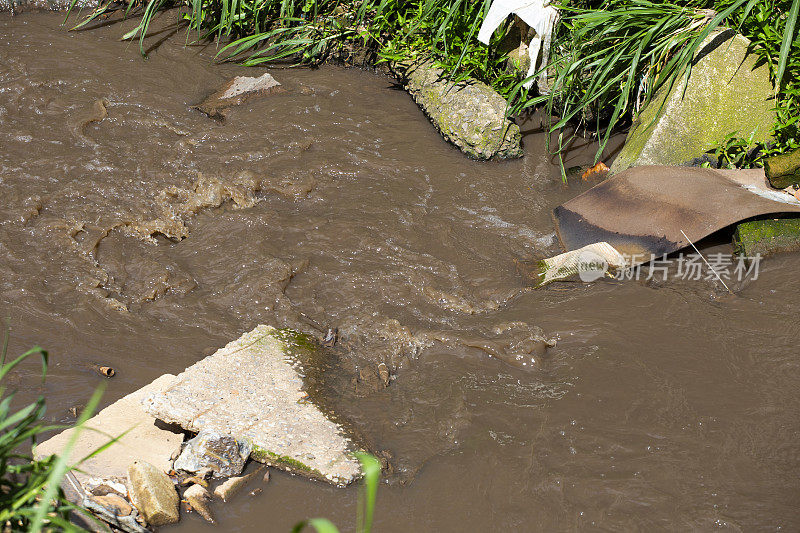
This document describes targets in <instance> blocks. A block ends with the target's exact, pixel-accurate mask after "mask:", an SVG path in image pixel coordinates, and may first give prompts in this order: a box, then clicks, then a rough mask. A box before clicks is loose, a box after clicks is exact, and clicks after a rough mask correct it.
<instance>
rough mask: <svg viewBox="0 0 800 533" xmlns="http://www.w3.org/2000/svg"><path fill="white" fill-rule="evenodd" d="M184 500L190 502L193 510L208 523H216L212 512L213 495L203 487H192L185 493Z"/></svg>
mask: <svg viewBox="0 0 800 533" xmlns="http://www.w3.org/2000/svg"><path fill="white" fill-rule="evenodd" d="M183 497H184V499H185V500H186V501H187V502H189V505H191V507H192V509H193V510H195V511H196V512H197V514H199V515H200V516H202V517H203V518H204V519H205V520H206V521H207V522H211V523H212V524H213V523H214V522H215V520H214V515H213V513H212V512H211V506H210V504H211V494H209V492H208V490H206V488H205V487H203V486H202V485H192V486H191V487H189V488H188V489H186V492H184V493H183Z"/></svg>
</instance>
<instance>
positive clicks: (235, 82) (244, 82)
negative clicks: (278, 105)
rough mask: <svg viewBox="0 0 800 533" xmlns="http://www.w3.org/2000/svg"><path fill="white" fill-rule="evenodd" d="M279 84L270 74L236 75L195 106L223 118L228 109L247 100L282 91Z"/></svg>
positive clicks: (208, 113) (212, 116) (212, 115)
mask: <svg viewBox="0 0 800 533" xmlns="http://www.w3.org/2000/svg"><path fill="white" fill-rule="evenodd" d="M283 90H284V89H283V87H281V84H280V83H279V82H278V81H277V80H276V79H275V78H273V77H272V75H271V74H268V73H265V74H262V75H261V76H259V77H258V78H254V77H251V76H236V77H235V78H233V79H232V80H230V81H229V82H228V83H226V84H225V85H223V86H222V87H220V88H219V90H217V92H215V93H214V94H212V95H211V96H209V97H208V98H206V99H205V100H203V102H202V103H200V104H199V105H197V106H195V109H198V110H200V111H202V112H203V113H205V114H206V115H208V116H209V117H211V118H220V119H222V118H225V115H226V114H227V112H228V109H229V108H231V107H233V106H237V105H242V104H243V103H245V102H246V101H247V100H250V99H251V98H254V97H256V96H266V95H268V94H274V93H278V92H283Z"/></svg>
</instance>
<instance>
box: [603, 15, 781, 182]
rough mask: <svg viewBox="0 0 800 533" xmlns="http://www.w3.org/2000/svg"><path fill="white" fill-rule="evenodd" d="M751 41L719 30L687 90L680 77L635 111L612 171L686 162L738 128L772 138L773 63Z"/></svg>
mask: <svg viewBox="0 0 800 533" xmlns="http://www.w3.org/2000/svg"><path fill="white" fill-rule="evenodd" d="M749 45H750V41H749V40H748V39H747V38H745V37H743V36H741V35H738V34H736V33H735V32H733V31H731V30H727V31H723V32H717V33H715V34H712V36H710V37H709V42H708V43H707V44H706V45H705V47H704V48H703V49H702V50H701V51H700V53H699V54H698V58H699V59H697V60H696V64H695V65H694V66H693V67H692V72H691V76H690V78H689V82H688V84H687V85H686V91H685V93H684V84H683V83H681V82H678V83H676V84H675V86H673V87H672V88H671V90H669V91H666V90H663V89H662V90H661V91H660V92H659V93H658V94H656V96H655V97H654V98H653V100H652V101H651V102H650V103H649V104H648V105H647V106H645V107H644V108H643V109H642V111H641V113H639V115H638V116H637V117H636V119H635V121H634V125H633V127H632V128H631V130H630V132H629V133H628V137H627V139H626V140H625V146H623V148H622V150H621V151H620V153H619V155H618V156H617V158H616V159H615V160H614V163H613V164H612V165H611V172H612V173H616V172H621V171H623V170H625V169H626V168H628V167H632V166H639V165H681V164H683V163H686V162H687V161H691V160H692V159H694V158H697V157H700V156H702V155H703V154H704V153H706V152H708V151H709V150H712V149H714V148H715V147H716V146H718V145H719V144H720V143H722V142H724V140H725V138H726V136H727V135H729V134H730V133H732V132H738V135H739V136H740V137H744V138H747V137H749V136H750V134H751V133H752V132H755V133H754V136H753V141H754V142H765V141H767V140H768V139H769V138H770V135H771V132H772V127H773V124H774V123H775V109H774V107H775V102H774V100H773V96H774V89H773V86H772V82H771V81H770V77H769V67H768V66H767V65H765V64H760V65H757V63H756V56H755V55H754V54H752V53H748V46H749Z"/></svg>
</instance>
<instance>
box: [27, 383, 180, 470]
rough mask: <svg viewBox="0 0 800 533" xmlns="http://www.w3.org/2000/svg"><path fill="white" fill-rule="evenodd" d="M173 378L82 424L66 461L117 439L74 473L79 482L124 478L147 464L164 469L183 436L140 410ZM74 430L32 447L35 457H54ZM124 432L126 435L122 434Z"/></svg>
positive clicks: (73, 459) (145, 388) (111, 407)
mask: <svg viewBox="0 0 800 533" xmlns="http://www.w3.org/2000/svg"><path fill="white" fill-rule="evenodd" d="M174 379H175V376H173V375H170V374H165V375H163V376H161V377H160V378H158V379H156V380H155V381H153V382H152V383H150V384H149V385H147V386H146V387H143V388H141V389H139V390H137V391H136V392H133V393H131V394H129V395H127V396H125V397H124V398H121V399H120V400H118V401H117V402H115V403H113V404H111V405H109V406H108V407H106V408H105V409H103V410H102V411H100V412H99V413H98V414H97V415H95V416H94V417H92V418H90V419H89V420H87V421H86V425H85V429H84V430H82V431H81V433H80V436H79V437H78V441H77V442H76V444H75V447H74V448H73V450H72V454H71V455H70V458H69V459H68V461H70V462H73V461H78V460H80V459H82V458H83V457H86V456H87V455H89V454H90V453H92V452H93V451H94V450H96V449H97V448H99V447H101V446H103V445H104V444H106V443H107V442H108V441H109V440H111V439H112V438H117V437H120V435H123V434H124V435H123V436H122V437H121V438H120V440H119V441H117V442H116V443H115V444H114V445H113V446H110V447H109V448H108V449H106V450H104V451H103V452H101V453H99V454H98V455H96V456H95V457H92V458H91V459H88V460H86V461H85V462H83V463H82V464H81V465H80V469H81V470H82V472H77V471H76V472H75V477H76V478H77V479H78V481H80V482H81V483H84V481H85V480H86V479H87V478H117V479H120V480H122V479H125V476H126V475H127V468H128V465H130V464H131V463H133V462H134V461H137V460H140V461H147V462H148V463H151V464H153V465H154V466H156V467H157V468H160V469H162V470H168V469H169V468H170V456H171V455H172V453H173V452H174V451H175V450H177V449H178V448H179V447H180V445H181V442H183V434H182V433H178V432H173V431H170V430H168V429H162V428H160V427H158V426H156V425H155V424H156V419H155V418H154V417H153V416H151V415H149V414H147V413H146V412H145V411H144V408H143V407H142V404H141V402H142V399H143V398H144V397H145V396H147V395H149V394H152V393H155V392H157V391H160V390H163V389H164V388H166V387H167V386H168V385H169V384H170V383H172V381H173V380H174ZM74 431H75V429H68V430H66V431H63V432H62V433H59V434H58V435H56V436H55V437H53V438H51V439H49V440H46V441H44V442H42V443H41V444H39V445H38V446H36V450H35V455H36V457H37V458H41V457H47V456H49V455H52V454H58V453H60V452H61V450H63V449H64V447H65V446H66V445H67V442H69V439H70V438H71V436H72V434H73V432H74ZM126 431H127V433H125V432H126Z"/></svg>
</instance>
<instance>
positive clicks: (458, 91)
mask: <svg viewBox="0 0 800 533" xmlns="http://www.w3.org/2000/svg"><path fill="white" fill-rule="evenodd" d="M402 76H403V78H404V79H405V85H406V90H407V91H408V93H409V94H410V95H411V97H412V98H413V99H414V101H415V102H417V104H418V105H419V106H420V107H421V108H422V110H423V111H424V112H425V114H426V115H427V116H428V118H430V120H431V122H433V125H434V126H436V128H437V129H438V130H439V131H440V132H441V134H442V135H443V136H444V138H445V139H447V140H448V141H450V142H451V143H453V144H455V145H456V146H457V147H458V148H460V149H461V151H462V152H464V153H465V154H467V155H469V156H470V157H474V158H475V159H511V158H517V157H522V148H521V146H520V141H521V135H520V131H519V126H517V125H516V124H515V123H514V122H513V121H511V120H510V119H508V118H507V117H506V114H505V113H506V107H507V103H506V100H505V98H503V97H502V96H500V95H499V94H498V93H497V92H496V91H495V90H494V89H492V88H491V87H489V86H488V85H486V84H485V83H482V82H480V81H478V80H468V81H466V82H460V83H456V84H453V83H452V82H451V81H450V80H448V79H447V76H446V75H445V74H444V72H443V71H442V69H439V68H436V67H435V66H434V65H433V64H432V63H431V62H423V63H418V64H415V65H412V66H410V67H408V68H407V69H405V70H404V71H402Z"/></svg>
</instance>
